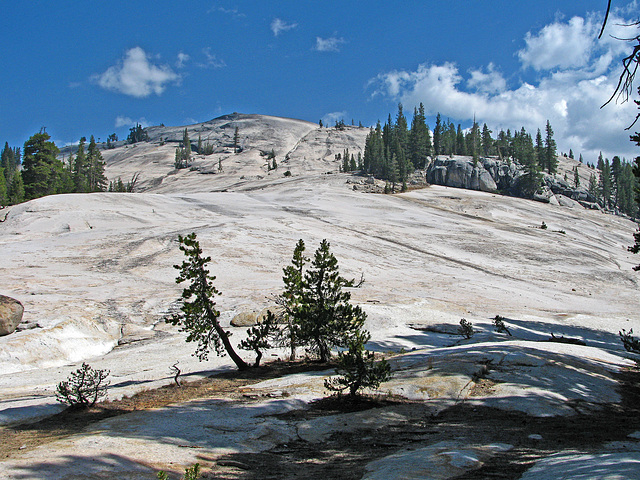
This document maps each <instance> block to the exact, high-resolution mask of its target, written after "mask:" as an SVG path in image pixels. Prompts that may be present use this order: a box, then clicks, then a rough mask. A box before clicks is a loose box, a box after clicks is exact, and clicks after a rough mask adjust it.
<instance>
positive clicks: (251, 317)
mask: <svg viewBox="0 0 640 480" xmlns="http://www.w3.org/2000/svg"><path fill="white" fill-rule="evenodd" d="M269 310H271V312H272V313H273V314H274V315H275V317H276V320H278V321H279V320H280V319H281V318H282V314H283V313H284V309H283V308H282V307H280V306H279V305H271V306H269V307H265V308H263V309H262V310H261V311H259V312H256V311H247V310H245V311H243V312H240V313H238V314H237V315H236V316H235V317H233V319H232V320H231V325H232V326H233V327H253V326H254V325H257V324H258V323H260V322H262V321H263V320H264V319H265V318H267V312H268V311H269Z"/></svg>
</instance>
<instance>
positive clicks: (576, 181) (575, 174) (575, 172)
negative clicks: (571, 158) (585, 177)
mask: <svg viewBox="0 0 640 480" xmlns="http://www.w3.org/2000/svg"><path fill="white" fill-rule="evenodd" d="M573 186H574V187H575V188H578V187H579V186H580V174H579V173H578V166H577V165H576V166H575V167H573Z"/></svg>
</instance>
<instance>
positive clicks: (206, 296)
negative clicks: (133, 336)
mask: <svg viewBox="0 0 640 480" xmlns="http://www.w3.org/2000/svg"><path fill="white" fill-rule="evenodd" d="M178 242H179V244H180V247H179V248H180V250H181V251H182V252H184V254H185V255H186V256H187V260H185V261H183V262H182V265H174V268H176V269H178V270H180V273H179V275H178V277H177V278H176V283H183V282H189V286H188V287H186V288H185V289H184V290H183V291H182V296H181V298H180V303H181V306H180V313H175V314H173V315H172V316H171V317H169V318H167V319H166V322H167V323H170V324H172V325H180V331H181V332H186V333H187V334H188V335H187V342H197V343H198V346H197V348H196V351H195V353H194V354H193V355H194V356H196V357H198V360H200V361H203V360H207V358H208V356H209V350H210V349H211V348H214V349H215V351H216V353H217V354H218V355H221V356H222V355H224V354H225V352H226V353H227V354H229V356H230V357H231V359H232V360H233V362H234V363H235V364H236V366H237V367H238V369H240V370H244V369H246V368H248V367H249V365H247V363H246V362H245V361H244V360H242V358H240V357H239V356H238V354H237V353H236V352H235V350H234V349H233V346H232V345H231V342H230V341H229V336H230V333H229V332H226V331H225V330H224V329H223V328H222V326H221V325H220V322H219V321H218V317H220V312H219V311H218V310H216V308H215V305H216V303H215V302H214V301H213V297H214V296H215V295H220V292H219V291H218V290H217V289H216V288H215V286H214V285H213V283H212V282H213V281H214V280H215V279H216V277H215V276H210V275H209V270H207V264H208V263H209V262H210V261H211V257H203V256H202V249H201V248H200V243H199V242H198V240H197V239H196V234H195V232H194V233H191V234H189V235H187V236H185V237H183V236H181V235H178Z"/></svg>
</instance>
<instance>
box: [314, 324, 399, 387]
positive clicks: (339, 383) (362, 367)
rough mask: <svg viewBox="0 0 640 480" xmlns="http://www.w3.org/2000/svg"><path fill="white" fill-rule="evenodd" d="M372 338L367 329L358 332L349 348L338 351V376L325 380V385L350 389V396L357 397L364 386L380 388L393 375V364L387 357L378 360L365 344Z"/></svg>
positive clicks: (352, 338) (349, 342)
mask: <svg viewBox="0 0 640 480" xmlns="http://www.w3.org/2000/svg"><path fill="white" fill-rule="evenodd" d="M370 338H371V335H370V334H369V332H367V331H362V332H358V333H356V334H355V335H354V336H353V337H351V338H350V339H349V341H348V349H347V350H345V351H342V352H338V366H337V367H336V374H337V375H338V376H337V377H330V378H328V379H326V380H325V381H324V386H325V388H326V389H327V390H329V391H332V392H338V393H342V392H343V391H345V390H348V391H349V397H350V398H351V399H355V398H356V397H357V396H358V395H359V392H360V390H362V389H364V388H373V389H375V388H378V386H380V384H381V383H382V382H385V381H387V380H388V379H389V378H390V377H391V366H390V365H389V362H387V361H386V360H385V359H382V360H380V361H379V362H376V360H375V355H374V353H373V352H370V351H368V350H365V348H364V346H365V344H366V343H367V342H368V341H369V339H370Z"/></svg>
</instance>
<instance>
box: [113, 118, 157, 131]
mask: <svg viewBox="0 0 640 480" xmlns="http://www.w3.org/2000/svg"><path fill="white" fill-rule="evenodd" d="M138 123H139V124H140V125H141V126H142V127H143V128H144V127H148V126H149V122H147V119H146V118H144V117H142V118H141V119H139V120H132V119H131V118H130V117H125V116H124V115H118V116H117V117H116V121H115V128H121V127H133V126H135V125H136V124H138Z"/></svg>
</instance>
